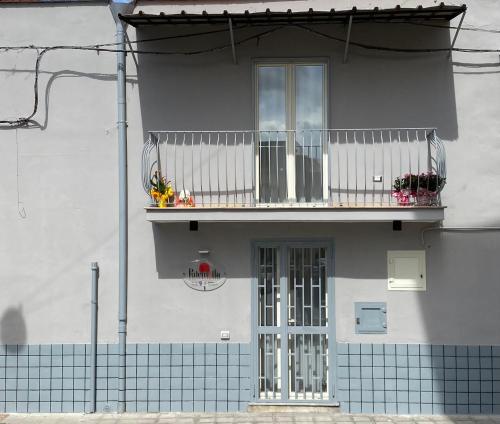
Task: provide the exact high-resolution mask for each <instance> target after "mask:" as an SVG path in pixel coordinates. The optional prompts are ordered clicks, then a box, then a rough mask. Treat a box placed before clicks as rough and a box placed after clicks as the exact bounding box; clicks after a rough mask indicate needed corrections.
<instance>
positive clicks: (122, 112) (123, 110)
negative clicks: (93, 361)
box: [116, 19, 128, 413]
mask: <svg viewBox="0 0 500 424" xmlns="http://www.w3.org/2000/svg"><path fill="white" fill-rule="evenodd" d="M116 43H117V50H118V52H117V107H118V122H117V126H118V191H119V225H118V227H119V264H118V268H119V269H118V279H119V295H118V296H119V300H118V302H119V304H118V321H119V322H118V345H119V346H118V350H119V358H120V359H119V374H118V412H119V413H122V412H125V411H126V404H125V390H126V368H125V366H126V363H125V354H126V346H127V279H128V263H127V261H128V226H127V224H128V222H127V221H128V193H127V101H126V73H127V70H126V53H125V28H124V23H123V22H122V21H121V20H120V19H117V21H116Z"/></svg>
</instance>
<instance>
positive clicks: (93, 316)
mask: <svg viewBox="0 0 500 424" xmlns="http://www.w3.org/2000/svg"><path fill="white" fill-rule="evenodd" d="M91 269H92V291H91V298H90V411H89V412H90V413H93V412H96V370H97V368H96V366H97V302H98V300H97V299H98V280H99V265H98V264H97V262H92V264H91Z"/></svg>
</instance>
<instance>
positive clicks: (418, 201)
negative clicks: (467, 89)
mask: <svg viewBox="0 0 500 424" xmlns="http://www.w3.org/2000/svg"><path fill="white" fill-rule="evenodd" d="M142 162H143V163H142V166H143V169H142V174H143V175H142V177H143V187H144V190H145V191H146V193H148V194H149V193H150V190H151V187H152V185H151V178H152V176H153V175H154V174H155V172H156V173H157V175H158V176H159V177H164V178H165V180H166V181H171V184H172V187H173V190H174V192H175V193H176V194H179V193H180V192H181V191H189V192H190V195H191V196H192V198H193V199H194V204H195V206H196V207H205V208H206V207H212V208H222V207H233V208H234V207H237V208H245V207H266V206H267V207H280V206H286V207H292V206H302V207H308V206H309V207H321V206H323V207H397V206H440V204H441V199H440V191H441V189H442V188H443V186H444V183H445V179H446V161H445V151H444V147H443V144H442V142H441V140H440V139H439V138H438V137H437V135H436V130H435V129H433V128H399V129H398V128H396V129H329V130H300V131H150V132H149V139H148V140H147V142H146V143H145V145H144V149H143V158H142Z"/></svg>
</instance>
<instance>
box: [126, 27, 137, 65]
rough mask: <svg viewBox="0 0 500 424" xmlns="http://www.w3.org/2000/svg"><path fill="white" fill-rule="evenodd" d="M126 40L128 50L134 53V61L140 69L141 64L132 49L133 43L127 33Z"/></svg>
mask: <svg viewBox="0 0 500 424" xmlns="http://www.w3.org/2000/svg"><path fill="white" fill-rule="evenodd" d="M125 39H126V40H127V45H128V48H129V49H130V52H131V53H132V59H134V63H135V66H136V67H137V68H138V67H139V62H137V56H136V55H135V53H134V49H133V48H132V43H131V42H130V38H128V34H127V33H125Z"/></svg>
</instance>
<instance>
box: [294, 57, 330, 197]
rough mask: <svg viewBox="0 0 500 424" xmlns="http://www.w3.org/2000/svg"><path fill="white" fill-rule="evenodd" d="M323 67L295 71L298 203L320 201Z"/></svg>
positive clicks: (301, 66)
mask: <svg viewBox="0 0 500 424" xmlns="http://www.w3.org/2000/svg"><path fill="white" fill-rule="evenodd" d="M324 72H325V67H324V66H323V65H297V66H296V67H295V115H296V121H295V125H296V129H297V134H296V139H295V172H296V175H295V181H296V197H297V200H298V201H299V202H318V201H322V199H323V178H322V175H323V162H322V161H323V156H322V153H323V149H322V142H323V132H322V131H321V129H323V128H324V126H325V125H324V95H325V93H324V84H323V82H324Z"/></svg>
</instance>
